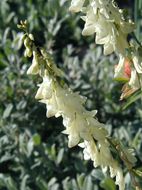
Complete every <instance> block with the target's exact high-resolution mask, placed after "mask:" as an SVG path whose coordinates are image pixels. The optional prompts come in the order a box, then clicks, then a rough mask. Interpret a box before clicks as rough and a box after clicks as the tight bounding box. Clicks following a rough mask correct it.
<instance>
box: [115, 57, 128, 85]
mask: <svg viewBox="0 0 142 190" xmlns="http://www.w3.org/2000/svg"><path fill="white" fill-rule="evenodd" d="M114 79H116V80H118V81H128V79H129V78H128V77H126V76H125V57H124V56H123V55H121V54H120V55H119V63H118V65H117V66H116V68H115V74H114Z"/></svg>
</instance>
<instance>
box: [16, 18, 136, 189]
mask: <svg viewBox="0 0 142 190" xmlns="http://www.w3.org/2000/svg"><path fill="white" fill-rule="evenodd" d="M26 27H27V23H26V22H21V25H19V28H22V29H24V31H27V29H26ZM23 41H24V46H25V48H26V50H25V52H26V53H25V54H24V55H25V56H26V57H32V64H31V66H30V67H29V69H28V71H27V74H31V75H39V76H40V77H41V78H42V83H41V84H39V85H38V87H39V88H38V90H37V93H36V95H35V98H36V99H38V100H39V102H41V103H44V104H45V105H46V108H47V112H46V116H47V117H48V118H49V117H53V116H55V117H60V116H61V117H62V118H63V125H64V127H65V130H64V131H63V133H64V134H67V135H68V146H69V147H70V148H71V147H73V146H76V145H78V146H80V147H81V148H83V153H84V159H85V160H88V159H91V160H92V161H93V165H94V167H98V166H100V167H101V168H102V170H103V171H106V170H107V169H108V170H109V172H110V176H111V177H112V178H114V177H115V179H116V182H115V183H116V185H118V186H119V189H120V190H124V189H125V182H124V177H123V172H122V169H121V167H120V165H119V163H118V162H117V160H115V158H114V157H113V156H112V152H111V147H112V141H111V140H110V138H109V135H108V132H107V130H106V128H105V126H104V124H102V123H100V122H99V121H98V120H97V119H96V113H97V111H96V110H93V111H88V110H86V108H85V102H86V97H83V96H81V95H80V94H78V93H75V92H73V91H72V90H71V89H70V88H69V87H68V86H67V84H66V83H65V82H64V80H63V79H64V73H63V71H62V70H60V69H59V68H58V67H57V66H56V64H55V63H54V60H53V58H52V55H51V54H50V53H49V52H47V51H46V50H45V49H43V48H41V47H38V46H36V45H35V40H34V37H33V35H32V34H28V33H27V32H26V33H25V34H24V36H23ZM116 151H117V152H121V157H120V158H121V159H122V160H124V161H125V162H126V163H128V161H129V162H130V163H131V164H132V166H133V165H134V163H135V161H136V160H135V157H134V156H133V155H132V154H131V152H128V151H127V154H128V156H127V157H126V158H127V161H126V158H125V157H124V155H123V154H122V153H123V152H122V151H121V150H120V148H118V146H117V148H116ZM129 168H132V167H129Z"/></svg>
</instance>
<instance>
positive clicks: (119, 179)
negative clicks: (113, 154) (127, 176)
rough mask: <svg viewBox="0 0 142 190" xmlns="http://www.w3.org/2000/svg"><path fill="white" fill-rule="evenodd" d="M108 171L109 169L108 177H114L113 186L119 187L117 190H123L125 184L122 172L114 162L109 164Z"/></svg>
mask: <svg viewBox="0 0 142 190" xmlns="http://www.w3.org/2000/svg"><path fill="white" fill-rule="evenodd" d="M109 169H110V176H111V177H112V178H114V177H116V181H115V184H116V185H118V186H119V190H124V189H125V182H124V177H123V172H122V169H121V168H120V167H119V166H118V163H117V162H116V161H115V160H113V161H112V162H111V166H110V167H109Z"/></svg>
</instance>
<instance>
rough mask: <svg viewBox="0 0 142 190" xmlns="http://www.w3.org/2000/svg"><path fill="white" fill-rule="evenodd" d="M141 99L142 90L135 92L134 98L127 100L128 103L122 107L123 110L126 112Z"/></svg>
mask: <svg viewBox="0 0 142 190" xmlns="http://www.w3.org/2000/svg"><path fill="white" fill-rule="evenodd" d="M141 97H142V91H141V90H139V91H137V92H135V93H134V94H133V95H132V96H130V97H129V98H128V99H127V101H126V103H125V104H124V105H123V106H122V110H125V109H126V108H127V107H128V106H130V105H131V104H132V103H133V102H135V101H136V100H138V99H140V98H141Z"/></svg>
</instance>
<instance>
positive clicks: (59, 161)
mask: <svg viewBox="0 0 142 190" xmlns="http://www.w3.org/2000/svg"><path fill="white" fill-rule="evenodd" d="M63 156H64V148H61V149H60V151H59V153H58V156H57V164H60V163H61V161H62V159H63Z"/></svg>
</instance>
